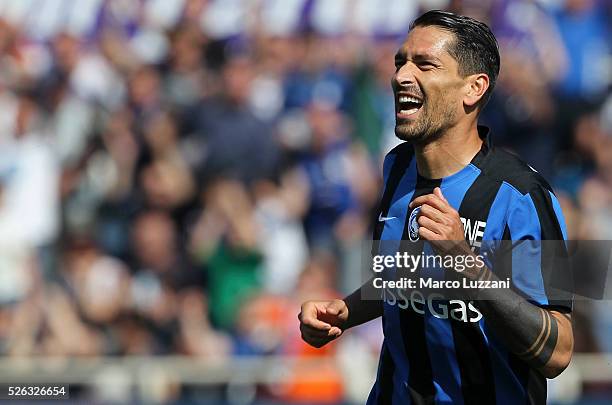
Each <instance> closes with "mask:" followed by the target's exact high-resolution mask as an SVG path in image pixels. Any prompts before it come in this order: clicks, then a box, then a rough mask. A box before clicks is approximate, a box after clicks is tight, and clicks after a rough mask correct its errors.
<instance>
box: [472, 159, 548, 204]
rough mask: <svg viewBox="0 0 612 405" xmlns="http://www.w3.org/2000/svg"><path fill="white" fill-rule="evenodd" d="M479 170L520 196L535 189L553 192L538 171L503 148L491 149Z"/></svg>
mask: <svg viewBox="0 0 612 405" xmlns="http://www.w3.org/2000/svg"><path fill="white" fill-rule="evenodd" d="M479 166H480V167H479V169H480V170H481V172H482V175H484V176H487V177H488V178H490V179H491V180H493V181H495V182H504V183H506V184H508V185H509V186H511V187H513V188H514V189H516V190H517V191H518V192H519V193H520V194H523V195H525V194H528V193H529V192H531V191H532V190H534V189H545V190H548V191H551V192H552V187H551V186H550V184H549V183H548V181H546V179H545V178H544V176H542V175H541V174H540V173H538V171H537V170H536V169H534V168H533V167H532V166H530V165H529V164H528V163H526V162H525V161H523V160H522V159H521V158H520V157H518V156H517V155H515V154H514V153H512V152H509V151H507V150H504V149H501V148H495V147H494V148H491V150H490V151H489V153H488V155H487V158H486V159H484V160H483V161H482V162H481V163H480V165H479Z"/></svg>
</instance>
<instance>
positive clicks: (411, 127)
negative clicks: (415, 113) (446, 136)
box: [395, 103, 456, 144]
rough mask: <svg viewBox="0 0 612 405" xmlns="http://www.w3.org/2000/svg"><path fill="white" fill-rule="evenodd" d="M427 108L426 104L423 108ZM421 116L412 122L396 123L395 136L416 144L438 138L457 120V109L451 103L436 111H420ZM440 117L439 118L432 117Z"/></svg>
mask: <svg viewBox="0 0 612 405" xmlns="http://www.w3.org/2000/svg"><path fill="white" fill-rule="evenodd" d="M424 108H426V106H425V104H423V106H422V107H421V109H424ZM420 112H421V114H422V115H421V117H419V118H418V119H417V120H416V122H412V123H410V124H409V123H403V122H401V121H400V122H397V121H396V123H395V136H397V137H398V138H399V139H401V140H403V141H408V142H411V143H414V144H419V143H427V142H431V141H433V140H435V139H437V138H438V137H439V136H440V135H441V134H442V133H443V132H444V131H445V130H446V129H448V128H450V127H451V126H452V123H454V122H455V117H456V111H455V110H454V109H453V108H452V106H451V104H450V103H447V104H444V105H442V106H440V108H438V109H435V110H434V111H426V110H423V111H420ZM432 116H433V117H438V119H437V120H434V119H432Z"/></svg>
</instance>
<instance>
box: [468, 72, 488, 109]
mask: <svg viewBox="0 0 612 405" xmlns="http://www.w3.org/2000/svg"><path fill="white" fill-rule="evenodd" d="M466 80H467V84H466V85H467V92H466V94H465V97H464V98H463V104H465V106H466V107H474V106H475V105H476V104H477V103H478V101H480V99H481V98H482V96H484V94H485V93H486V92H487V89H488V88H489V76H487V75H486V74H484V73H479V74H476V75H471V76H468V77H467V78H466Z"/></svg>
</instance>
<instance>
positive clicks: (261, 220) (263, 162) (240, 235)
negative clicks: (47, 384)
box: [0, 0, 612, 405]
mask: <svg viewBox="0 0 612 405" xmlns="http://www.w3.org/2000/svg"><path fill="white" fill-rule="evenodd" d="M432 8H446V9H450V10H454V11H457V12H460V13H465V14H469V15H472V16H475V17H478V18H480V19H482V20H484V21H487V22H488V23H489V24H490V25H491V26H492V28H493V30H494V32H495V33H496V35H497V37H498V39H499V42H500V49H501V53H502V73H501V76H500V80H499V83H498V88H497V90H496V93H495V96H494V98H493V99H492V100H491V102H490V103H489V105H488V106H487V109H486V111H485V112H484V114H483V117H482V119H483V122H485V123H486V124H488V125H490V126H491V127H492V128H493V134H494V135H493V136H494V137H493V141H494V142H495V143H496V144H497V145H498V146H501V147H505V148H508V149H510V150H513V151H515V152H516V153H518V154H520V155H521V156H522V157H523V158H524V159H525V160H527V161H528V162H529V163H530V164H531V166H533V167H534V168H536V169H537V170H538V171H540V172H542V173H543V174H544V175H545V176H546V177H547V178H548V179H550V180H551V183H552V184H553V186H554V187H555V190H556V192H557V194H558V196H559V199H560V201H561V203H562V205H563V210H564V213H565V216H566V220H567V223H568V231H569V236H570V239H595V240H597V239H600V240H611V239H612V91H611V88H612V18H611V15H612V2H610V1H607V0H499V1H496V0H413V1H406V0H173V1H170V0H78V1H76V0H44V1H38V0H0V111H1V112H2V113H1V114H0V354H1V357H0V380H2V381H4V380H7V381H8V380H14V381H16V382H28V381H32V382H34V381H43V380H44V379H50V380H49V381H51V380H53V379H54V378H55V379H57V380H58V381H60V380H61V381H65V382H71V383H73V385H74V386H75V387H76V388H75V390H74V392H73V399H74V401H87V403H92V402H93V403H96V401H98V402H100V403H102V402H104V401H105V400H106V401H114V402H117V403H137V402H140V403H176V404H190V403H211V404H219V403H231V404H248V403H251V402H253V401H256V402H258V403H261V404H288V403H305V402H307V403H321V404H323V403H325V404H343V403H346V404H348V403H363V398H364V396H365V395H367V391H368V390H369V388H370V384H371V382H372V379H373V378H374V372H373V370H375V367H376V361H375V356H376V354H377V353H378V350H379V348H380V342H381V332H380V326H379V324H378V323H377V322H372V323H371V324H368V325H365V326H363V327H360V328H358V329H356V330H354V331H351V332H350V333H349V334H348V335H347V336H345V337H344V338H343V339H341V340H339V341H338V342H334V344H332V345H330V346H329V347H326V348H325V349H324V350H314V349H312V348H310V347H308V346H306V345H305V344H304V343H303V342H302V341H301V339H300V336H299V331H298V330H297V321H296V314H297V313H298V311H299V305H300V303H301V302H302V301H303V300H304V299H311V298H313V297H318V298H324V297H335V296H338V295H341V294H344V293H347V292H350V291H351V290H352V289H354V288H355V287H356V286H358V285H359V284H360V275H359V274H358V272H357V271H356V270H355V269H357V268H358V267H359V262H360V255H361V249H360V248H361V243H362V241H363V240H367V239H368V237H369V235H370V222H371V219H372V218H374V216H375V214H374V209H375V206H376V204H377V200H378V198H379V189H380V185H381V179H380V174H381V170H380V165H381V161H382V157H383V156H384V154H385V153H386V152H387V151H388V150H389V149H390V148H391V147H392V146H394V145H395V144H396V143H397V140H396V138H395V136H394V133H393V127H394V114H393V100H392V95H391V89H390V86H389V80H390V77H391V75H392V74H393V72H394V66H393V55H394V53H395V51H396V48H397V45H398V44H399V43H400V41H401V39H402V37H403V36H404V35H405V33H406V30H407V27H408V25H409V23H410V21H411V20H412V19H413V18H415V17H416V16H417V15H418V14H419V13H420V12H422V11H424V10H427V9H432ZM585 268H588V263H585ZM574 329H575V334H576V352H577V353H576V356H575V358H574V360H573V364H572V366H571V368H570V369H568V370H567V371H566V372H565V373H564V374H563V375H562V376H561V377H560V378H559V379H557V380H554V381H552V382H551V398H552V400H551V402H552V401H559V403H561V401H562V400H563V401H565V402H563V403H570V404H582V405H586V404H596V403H606V401H608V402H607V403H609V401H610V398H612V375H611V370H612V361H611V360H610V353H612V305H610V302H609V301H599V302H595V301H592V302H589V301H580V302H577V303H576V307H575V312H574ZM261 356H264V357H261ZM267 356H273V357H272V358H269V357H267ZM296 361H297V362H298V363H299V362H302V361H305V362H314V363H316V364H317V369H316V370H312V369H311V368H309V367H305V368H302V367H297V366H296ZM296 367H297V368H296ZM134 387H135V388H134ZM599 400H600V402H597V401H599ZM75 403H76V402H75Z"/></svg>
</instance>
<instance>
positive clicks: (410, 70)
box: [392, 62, 415, 87]
mask: <svg viewBox="0 0 612 405" xmlns="http://www.w3.org/2000/svg"><path fill="white" fill-rule="evenodd" d="M414 69H415V66H414V64H413V63H410V62H407V63H405V64H403V65H402V66H401V67H400V68H399V69H398V70H397V72H395V75H393V83H392V84H393V85H394V86H398V87H403V86H407V85H410V84H413V83H415V71H414Z"/></svg>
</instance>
